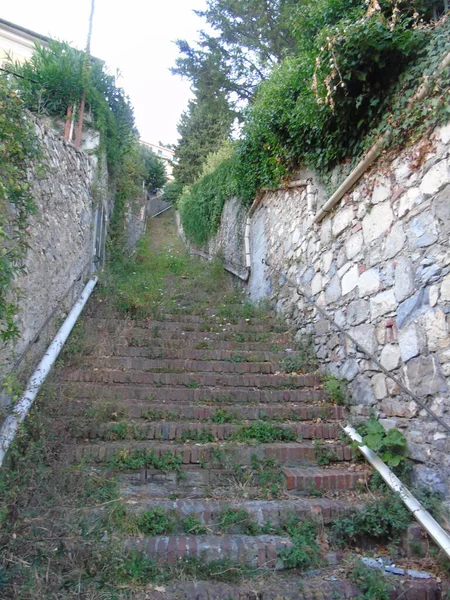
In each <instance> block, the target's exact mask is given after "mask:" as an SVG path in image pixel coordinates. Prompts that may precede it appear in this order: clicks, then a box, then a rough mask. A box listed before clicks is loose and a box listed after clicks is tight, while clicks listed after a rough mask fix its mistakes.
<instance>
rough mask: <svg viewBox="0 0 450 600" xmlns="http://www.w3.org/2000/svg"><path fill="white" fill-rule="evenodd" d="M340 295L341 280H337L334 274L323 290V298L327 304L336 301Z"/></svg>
mask: <svg viewBox="0 0 450 600" xmlns="http://www.w3.org/2000/svg"><path fill="white" fill-rule="evenodd" d="M341 295H342V293H341V282H340V280H339V277H338V276H337V275H335V276H334V277H333V278H332V279H331V281H330V283H329V284H328V286H327V288H326V290H325V299H326V302H327V304H332V303H333V302H336V301H337V300H339V298H340V297H341Z"/></svg>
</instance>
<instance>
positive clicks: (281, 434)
mask: <svg viewBox="0 0 450 600" xmlns="http://www.w3.org/2000/svg"><path fill="white" fill-rule="evenodd" d="M231 439H233V440H236V441H238V442H247V441H250V440H254V441H256V442H259V443H261V444H269V443H271V442H293V441H295V440H296V439H297V436H296V434H295V433H294V432H293V431H292V430H291V429H288V428H286V427H280V426H279V425H275V424H273V423H271V422H269V421H255V422H254V423H252V424H251V425H241V426H240V427H239V428H238V429H237V430H236V431H235V432H234V433H233V435H232V436H231Z"/></svg>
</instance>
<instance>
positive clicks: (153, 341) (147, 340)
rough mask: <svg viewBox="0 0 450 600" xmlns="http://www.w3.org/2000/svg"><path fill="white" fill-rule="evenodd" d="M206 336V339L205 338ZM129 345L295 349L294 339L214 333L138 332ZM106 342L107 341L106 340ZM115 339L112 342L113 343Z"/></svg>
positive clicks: (231, 348)
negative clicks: (228, 337)
mask: <svg viewBox="0 0 450 600" xmlns="http://www.w3.org/2000/svg"><path fill="white" fill-rule="evenodd" d="M205 337H206V339H205ZM216 337H217V336H216ZM127 341H128V345H129V346H137V347H141V348H153V349H155V348H169V349H176V350H181V349H184V348H193V349H194V350H209V349H214V350H231V351H232V352H233V353H234V354H239V353H240V352H244V351H249V352H287V351H289V352H293V350H294V349H295V342H292V341H284V342H282V341H272V342H264V341H260V342H257V341H243V342H239V341H237V340H223V339H220V338H218V339H215V337H214V335H213V334H210V335H209V336H207V335H206V336H205V335H204V334H202V336H198V337H192V336H188V335H185V336H180V337H179V338H170V339H162V338H152V337H150V336H148V335H147V336H146V335H142V333H139V334H136V335H134V336H132V337H130V338H127ZM105 343H106V342H105ZM113 343H114V342H113V340H112V341H111V344H113Z"/></svg>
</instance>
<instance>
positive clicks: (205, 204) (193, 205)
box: [178, 156, 238, 246]
mask: <svg viewBox="0 0 450 600" xmlns="http://www.w3.org/2000/svg"><path fill="white" fill-rule="evenodd" d="M237 190H238V188H237V179H236V156H233V157H231V158H229V159H227V160H225V161H223V162H222V163H221V164H220V165H219V166H218V167H217V169H216V170H215V171H214V172H213V173H210V174H208V175H205V177H203V178H202V179H200V181H199V182H198V183H196V184H195V185H193V187H192V189H191V190H189V189H185V190H183V193H182V194H181V196H180V198H179V200H178V210H179V211H180V218H181V222H182V224H183V229H184V232H185V233H186V235H187V237H188V238H189V239H190V240H192V241H193V242H195V243H196V244H198V245H199V246H202V245H203V244H204V243H205V242H206V241H207V239H208V238H209V237H210V236H211V235H213V234H214V233H215V232H216V231H217V229H218V227H219V223H220V216H221V214H222V209H223V205H224V204H225V201H226V200H227V199H228V198H230V197H232V196H235V195H236V194H237Z"/></svg>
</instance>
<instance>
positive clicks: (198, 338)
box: [86, 323, 295, 347]
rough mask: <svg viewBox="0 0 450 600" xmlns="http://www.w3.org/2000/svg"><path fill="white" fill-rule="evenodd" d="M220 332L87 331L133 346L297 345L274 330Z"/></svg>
mask: <svg viewBox="0 0 450 600" xmlns="http://www.w3.org/2000/svg"><path fill="white" fill-rule="evenodd" d="M218 329H219V331H199V330H191V329H188V328H186V331H183V329H168V328H159V327H158V326H155V327H153V328H143V327H133V326H131V325H128V323H127V324H126V326H125V325H124V326H123V328H122V329H121V330H120V329H117V328H113V327H112V326H111V327H109V328H108V327H103V328H101V327H100V328H99V327H92V328H91V329H88V330H87V331H86V336H87V338H88V339H90V338H92V337H94V336H95V337H98V336H104V337H105V338H108V337H112V338H117V337H119V338H125V339H126V340H128V342H129V343H130V344H132V345H133V344H134V345H140V344H144V343H148V342H149V341H151V342H152V343H155V344H158V345H162V346H165V345H166V342H170V341H177V340H178V341H184V340H189V342H190V343H192V344H195V343H197V344H198V343H199V342H204V341H207V342H211V343H213V344H214V345H215V343H216V342H218V341H222V342H230V343H232V344H236V345H237V346H239V344H242V343H244V342H247V343H253V344H258V343H265V344H269V343H272V342H273V343H276V344H284V345H286V344H290V345H291V347H292V345H294V346H295V342H294V341H293V337H292V334H291V333H289V332H286V331H284V332H273V331H269V332H267V331H265V332H263V331H260V332H258V331H256V332H254V331H247V330H246V329H242V330H241V331H232V330H228V329H227V327H226V326H225V327H221V328H218Z"/></svg>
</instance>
